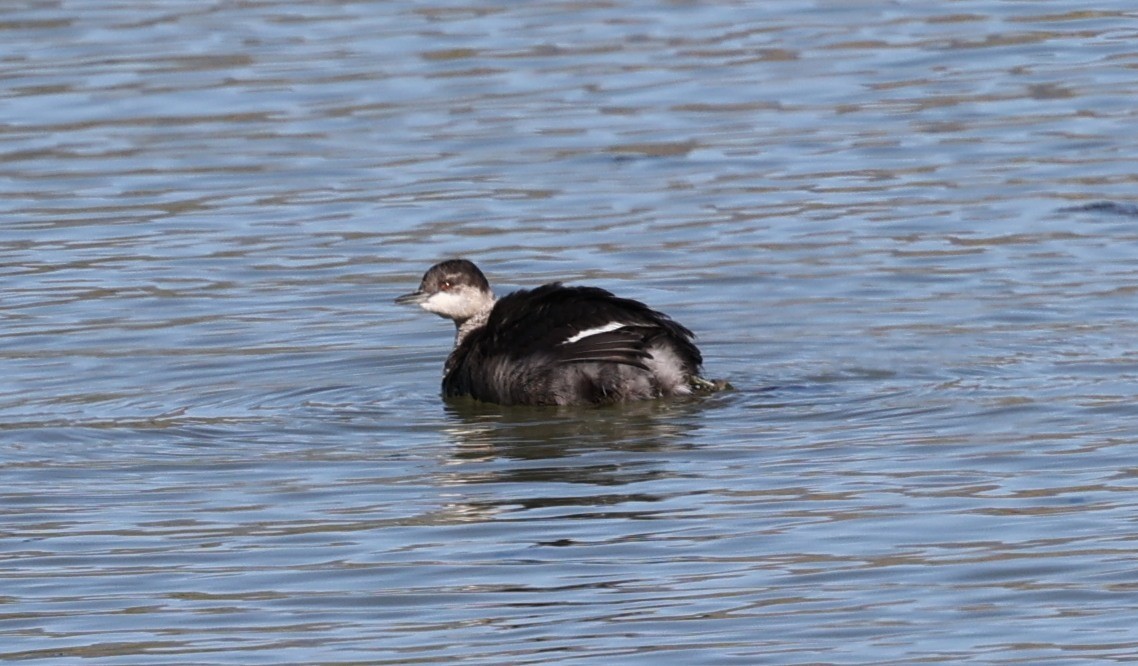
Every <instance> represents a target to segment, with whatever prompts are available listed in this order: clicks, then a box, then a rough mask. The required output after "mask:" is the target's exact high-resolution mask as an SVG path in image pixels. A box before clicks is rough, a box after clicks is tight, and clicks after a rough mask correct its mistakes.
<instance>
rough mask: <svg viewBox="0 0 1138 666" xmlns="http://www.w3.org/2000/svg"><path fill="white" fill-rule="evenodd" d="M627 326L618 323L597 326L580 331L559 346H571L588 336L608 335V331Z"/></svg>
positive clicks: (611, 322) (612, 322)
mask: <svg viewBox="0 0 1138 666" xmlns="http://www.w3.org/2000/svg"><path fill="white" fill-rule="evenodd" d="M627 325H628V324H622V323H621V322H619V321H610V322H609V323H607V324H605V325H604V326H597V327H596V328H586V329H585V330H583V331H581V332H580V333H578V334H576V335H574V336H573V337H571V338H569V339H567V340H565V341H564V342H562V343H561V344H563V345H568V344H573V343H574V342H577V341H578V340H582V339H584V338H587V337H589V336H590V335H600V334H601V333H608V332H609V331H615V330H616V329H618V328H624V327H625V326H627Z"/></svg>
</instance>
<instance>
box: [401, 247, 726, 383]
mask: <svg viewBox="0 0 1138 666" xmlns="http://www.w3.org/2000/svg"><path fill="white" fill-rule="evenodd" d="M395 302H396V303H400V304H414V305H418V306H419V307H421V308H423V309H424V310H426V311H427V312H434V313H435V314H437V315H439V316H441V317H446V318H447V319H452V320H454V323H455V326H456V327H457V328H458V331H457V333H456V334H455V339H454V351H452V352H451V354H450V357H449V358H447V361H446V366H445V368H444V371H443V394H444V395H446V396H448V397H451V396H465V395H469V396H472V397H474V398H476V399H478V400H483V401H486V402H496V403H500V404H504V405H583V404H596V405H601V404H609V403H617V402H623V401H628V400H644V399H650V398H659V397H667V396H673V395H686V394H689V393H691V392H692V391H693V390H709V389H714V388H720V387H721V386H722V385H721V384H720V383H718V382H710V381H708V380H705V379H703V378H701V377H699V375H698V373H699V368H700V364H701V363H702V362H703V357H702V356H701V355H700V353H699V349H697V348H696V346H695V345H694V344H693V343H692V338H693V337H694V336H693V335H692V332H691V331H689V330H688V329H686V328H684V327H683V326H681V325H679V324H677V323H676V322H674V321H672V320H671V318H669V317H668V316H667V315H665V314H663V313H660V312H656V311H655V310H652V309H651V308H649V307H648V306H647V305H644V304H643V303H640V302H639V301H633V300H630V299H627V298H618V297H616V296H614V295H613V294H611V293H609V292H607V291H605V290H604V289H598V288H596V287H566V286H563V285H562V284H561V283H559V282H554V283H551V284H547V285H544V286H542V287H538V288H536V289H523V290H520V291H515V292H514V293H512V294H510V295H508V296H505V297H503V298H502V299H501V300H497V299H495V298H494V293H493V292H492V291H490V283H489V282H487V281H486V277H485V276H484V275H482V271H480V270H478V267H477V266H475V265H474V264H473V263H471V262H469V261H467V260H465V259H452V260H450V261H444V262H442V263H440V264H436V265H434V266H432V267H431V269H430V270H428V271H427V273H426V274H425V275H423V281H422V283H421V284H420V285H419V290H418V291H416V292H414V293H410V294H406V295H404V296H400V297H399V298H397V299H395Z"/></svg>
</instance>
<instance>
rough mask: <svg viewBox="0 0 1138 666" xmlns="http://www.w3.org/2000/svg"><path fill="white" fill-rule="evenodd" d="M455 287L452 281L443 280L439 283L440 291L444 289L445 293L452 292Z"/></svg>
mask: <svg viewBox="0 0 1138 666" xmlns="http://www.w3.org/2000/svg"><path fill="white" fill-rule="evenodd" d="M453 286H454V285H453V284H451V281H450V280H443V281H442V282H441V283H439V289H442V290H443V291H450V288H451V287H453Z"/></svg>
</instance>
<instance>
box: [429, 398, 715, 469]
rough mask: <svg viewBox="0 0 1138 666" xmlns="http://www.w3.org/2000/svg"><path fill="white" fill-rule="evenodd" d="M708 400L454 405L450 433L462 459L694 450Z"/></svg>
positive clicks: (450, 405)
mask: <svg viewBox="0 0 1138 666" xmlns="http://www.w3.org/2000/svg"><path fill="white" fill-rule="evenodd" d="M713 408H714V404H713V403H711V402H709V401H708V400H705V399H691V400H683V401H674V400H673V401H662V400H661V401H647V402H641V403H635V404H631V405H619V406H612V407H601V408H596V407H531V406H524V407H512V406H502V405H493V404H488V403H482V402H477V401H474V400H469V399H461V400H450V401H448V402H447V403H446V407H445V409H446V413H447V416H448V417H449V418H450V420H451V425H450V426H449V427H448V428H447V431H448V433H449V434H450V435H451V436H452V437H453V438H454V441H455V446H456V457H457V458H460V459H482V458H486V457H497V458H514V459H520V460H534V459H554V458H565V457H571V456H574V455H580V454H582V453H587V452H596V451H612V452H620V451H624V452H636V451H661V450H666V449H669V448H673V447H678V446H690V442H691V440H692V437H693V436H694V434H695V433H696V432H697V431H698V430H700V429H701V428H702V427H703V426H702V419H701V415H702V414H703V413H704V412H706V411H707V410H708V409H713Z"/></svg>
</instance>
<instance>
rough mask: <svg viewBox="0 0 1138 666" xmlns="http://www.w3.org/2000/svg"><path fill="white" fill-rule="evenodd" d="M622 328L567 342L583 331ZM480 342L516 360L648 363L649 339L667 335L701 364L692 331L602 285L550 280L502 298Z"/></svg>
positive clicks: (680, 349) (486, 348) (681, 351)
mask: <svg viewBox="0 0 1138 666" xmlns="http://www.w3.org/2000/svg"><path fill="white" fill-rule="evenodd" d="M613 324H621V325H622V327H621V328H617V329H614V330H611V331H608V332H604V333H597V334H594V335H590V336H588V337H583V338H580V339H579V340H576V341H573V342H568V341H569V340H572V339H573V337H574V336H576V335H578V334H580V333H581V332H583V331H589V330H592V329H597V328H601V327H606V326H610V325H613ZM480 332H481V333H484V334H485V337H484V338H483V339H482V340H480V341H479V343H480V345H481V346H484V347H485V350H486V352H487V353H491V354H494V355H498V354H502V355H505V356H506V357H508V358H511V359H515V360H516V359H521V358H525V357H528V356H532V355H550V357H551V358H550V360H551V361H553V362H561V363H584V362H594V361H597V362H604V361H608V362H613V363H624V364H627V365H635V366H639V367H643V361H644V359H645V358H646V357H647V356H648V354H647V352H646V351H645V347H646V346H647V345H648V343H649V342H651V341H653V340H655V339H657V338H659V337H664V338H666V339H668V340H669V341H670V342H671V343H672V344H673V345H674V346H675V347H676V349H677V351H678V352H679V353H680V354H682V355H684V356H685V357H688V358H689V359H690V360H691V361H692V362H693V364H694V365H696V366H698V365H699V364H700V363H701V362H702V358H701V357H700V354H699V350H698V349H696V347H695V345H694V344H693V343H692V338H693V337H694V336H693V335H692V332H691V331H689V330H688V329H686V328H684V327H683V326H681V325H680V324H677V323H676V322H674V321H672V319H671V318H669V317H668V316H667V315H665V314H663V313H661V312H657V311H655V310H653V309H651V308H649V307H648V306H647V305H645V304H643V303H641V302H639V301H634V300H632V299H628V298H619V297H617V296H614V295H613V294H612V293H610V292H608V291H605V290H604V289H599V288H597V287H566V286H563V285H562V284H560V283H557V282H555V283H552V284H547V285H544V286H542V287H538V288H537V289H533V290H522V291H517V292H514V293H512V294H510V295H508V296H506V297H504V298H502V299H501V300H500V301H499V302H498V303H497V304H496V305H495V307H494V310H493V311H492V312H491V313H490V318H489V321H487V322H486V327H485V328H484V329H482V331H480Z"/></svg>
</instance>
